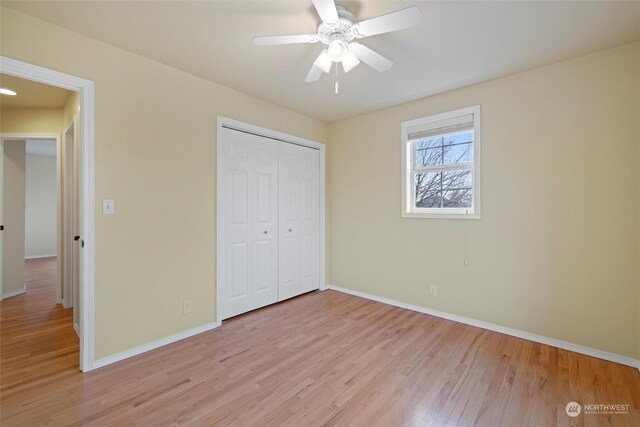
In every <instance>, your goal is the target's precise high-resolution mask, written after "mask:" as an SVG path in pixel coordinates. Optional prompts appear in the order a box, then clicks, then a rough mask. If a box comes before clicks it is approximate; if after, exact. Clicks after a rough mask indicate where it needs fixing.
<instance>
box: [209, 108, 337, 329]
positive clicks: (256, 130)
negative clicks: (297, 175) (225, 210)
mask: <svg viewBox="0 0 640 427" xmlns="http://www.w3.org/2000/svg"><path fill="white" fill-rule="evenodd" d="M223 128H228V129H234V130H237V131H241V132H248V133H252V134H255V135H258V136H262V137H266V138H270V139H274V140H277V141H281V142H285V143H289V144H296V145H301V146H303V147H309V148H314V149H317V150H318V154H319V157H320V165H319V168H318V171H319V174H320V176H319V180H320V191H319V198H320V200H319V203H318V205H319V209H320V212H319V213H318V215H319V220H320V238H319V239H318V256H319V260H318V266H319V271H318V277H319V279H320V290H321V291H324V290H325V289H327V284H326V280H325V191H326V190H325V145H324V144H322V143H320V142H316V141H311V140H309V139H304V138H300V137H297V136H293V135H288V134H286V133H282V132H276V131H274V130H271V129H267V128H263V127H260V126H255V125H252V124H249V123H244V122H241V121H238V120H233V119H229V118H226V117H222V116H218V125H217V143H216V146H217V148H216V284H215V286H216V322H217V323H218V325H220V324H222V315H221V311H220V301H221V297H222V292H221V286H219V283H221V269H220V265H222V254H221V251H219V248H221V247H222V239H221V235H222V234H221V231H222V226H223V224H222V209H221V204H220V196H221V194H222V191H221V185H222V182H223V181H222V179H221V178H222V176H221V175H222V172H221V168H220V162H221V160H222V155H221V154H222V153H221V146H222V144H220V143H218V142H219V141H220V138H221V137H222V129H223Z"/></svg>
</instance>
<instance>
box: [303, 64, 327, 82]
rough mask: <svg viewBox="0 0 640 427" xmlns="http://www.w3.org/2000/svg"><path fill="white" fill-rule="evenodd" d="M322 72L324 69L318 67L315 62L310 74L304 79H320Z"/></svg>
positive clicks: (313, 80)
mask: <svg viewBox="0 0 640 427" xmlns="http://www.w3.org/2000/svg"><path fill="white" fill-rule="evenodd" d="M322 73H323V71H322V70H321V69H320V68H318V67H316V66H315V64H314V65H312V66H311V69H310V70H309V74H307V77H306V78H305V79H304V81H305V82H307V83H313V82H317V81H318V80H320V77H321V76H322Z"/></svg>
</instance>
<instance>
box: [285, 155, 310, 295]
mask: <svg viewBox="0 0 640 427" xmlns="http://www.w3.org/2000/svg"><path fill="white" fill-rule="evenodd" d="M279 158H280V161H279V193H280V195H279V200H278V206H279V215H278V216H279V227H278V228H279V230H280V231H279V243H278V247H279V250H278V265H279V268H278V300H279V301H282V300H285V299H287V298H291V297H294V296H296V295H300V294H303V293H305V292H309V291H312V290H314V289H318V288H319V286H320V280H319V256H318V250H319V239H320V218H319V204H320V203H319V191H320V180H319V162H320V160H319V159H320V157H319V152H318V150H314V149H312V148H307V147H301V146H298V145H294V144H286V143H281V144H279Z"/></svg>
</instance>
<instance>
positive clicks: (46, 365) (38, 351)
mask: <svg viewBox="0 0 640 427" xmlns="http://www.w3.org/2000/svg"><path fill="white" fill-rule="evenodd" d="M25 283H26V286H27V293H26V294H22V295H17V296H14V297H10V298H7V299H5V300H3V301H2V302H1V303H0V304H1V305H0V308H1V311H0V320H1V322H2V326H1V335H0V336H1V338H2V343H1V346H0V367H1V370H0V394H1V396H2V401H3V402H4V400H5V399H6V398H9V397H10V396H12V395H13V394H15V393H23V392H28V391H30V390H33V392H34V393H38V390H40V388H41V387H43V385H44V384H45V383H48V382H51V381H52V380H55V379H60V378H62V377H64V376H66V375H70V374H71V375H73V374H76V373H78V366H79V354H78V336H77V335H76V332H75V331H74V330H73V309H72V308H68V309H65V308H63V307H62V304H56V294H57V289H56V258H55V257H51V258H39V259H33V260H27V261H26V265H25ZM3 406H4V405H3ZM3 409H4V408H3ZM3 412H4V411H3Z"/></svg>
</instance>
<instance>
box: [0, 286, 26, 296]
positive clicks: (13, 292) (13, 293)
mask: <svg viewBox="0 0 640 427" xmlns="http://www.w3.org/2000/svg"><path fill="white" fill-rule="evenodd" d="M25 293H27V286H26V285H25V286H23V287H22V289H17V290H15V291H9V292H3V293H2V299H6V298H11V297H15V296H17V295H22V294H25Z"/></svg>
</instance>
